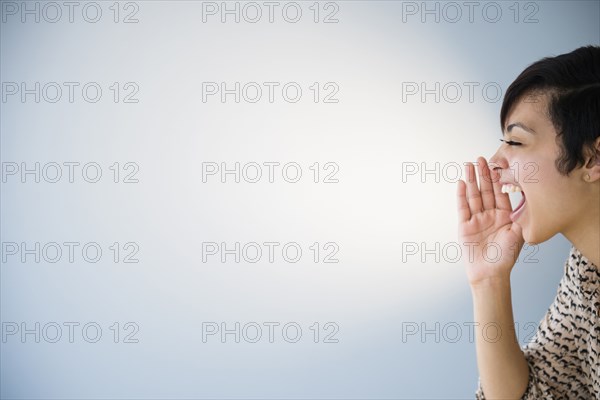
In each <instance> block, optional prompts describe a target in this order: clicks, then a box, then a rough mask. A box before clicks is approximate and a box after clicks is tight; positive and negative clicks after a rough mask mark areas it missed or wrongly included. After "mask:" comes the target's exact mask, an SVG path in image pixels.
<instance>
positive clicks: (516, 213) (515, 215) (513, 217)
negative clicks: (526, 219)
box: [510, 192, 527, 222]
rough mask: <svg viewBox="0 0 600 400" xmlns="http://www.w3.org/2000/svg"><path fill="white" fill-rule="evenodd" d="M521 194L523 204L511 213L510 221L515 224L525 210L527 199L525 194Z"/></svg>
mask: <svg viewBox="0 0 600 400" xmlns="http://www.w3.org/2000/svg"><path fill="white" fill-rule="evenodd" d="M521 194H522V195H523V197H522V198H521V202H520V203H519V205H517V207H516V208H515V209H514V210H513V212H511V213H510V220H511V221H512V222H515V221H516V220H517V219H518V218H519V217H520V216H521V215H522V214H523V210H525V203H526V200H527V199H526V198H525V192H521Z"/></svg>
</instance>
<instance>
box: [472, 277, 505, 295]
mask: <svg viewBox="0 0 600 400" xmlns="http://www.w3.org/2000/svg"><path fill="white" fill-rule="evenodd" d="M469 285H470V287H471V293H473V295H476V294H479V293H489V292H494V291H498V290H505V289H507V288H508V289H510V273H509V274H507V275H501V276H493V277H489V278H484V279H480V280H478V281H477V282H470V283H469Z"/></svg>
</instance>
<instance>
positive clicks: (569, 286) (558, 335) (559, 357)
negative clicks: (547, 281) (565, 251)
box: [475, 247, 600, 400]
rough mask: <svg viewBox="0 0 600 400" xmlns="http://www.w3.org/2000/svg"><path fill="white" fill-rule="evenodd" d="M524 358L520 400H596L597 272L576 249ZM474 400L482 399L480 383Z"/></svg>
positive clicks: (599, 362) (599, 348)
mask: <svg viewBox="0 0 600 400" xmlns="http://www.w3.org/2000/svg"><path fill="white" fill-rule="evenodd" d="M523 353H524V354H525V358H526V359H527V363H528V365H529V382H528V384H527V390H526V391H525V394H524V395H523V397H522V398H521V399H522V400H531V399H550V400H558V399H577V400H579V399H583V400H589V399H599V400H600V269H599V268H598V267H597V266H595V265H594V264H592V263H591V262H590V261H589V260H588V259H587V258H586V257H585V256H583V255H582V254H581V253H580V252H579V250H577V249H576V248H575V247H572V248H571V252H570V254H569V259H568V260H567V261H566V263H565V274H564V276H563V277H562V279H561V281H560V284H559V286H558V290H557V294H556V298H555V299H554V302H553V303H552V305H551V306H550V308H549V309H548V311H547V313H546V315H545V316H544V318H543V319H542V320H541V322H540V325H539V326H538V329H537V332H536V334H535V336H534V337H533V338H532V339H531V341H530V342H529V343H527V344H526V345H525V346H523ZM475 398H476V399H477V400H484V399H485V396H484V394H483V390H482V388H481V381H478V388H477V392H476V393H475Z"/></svg>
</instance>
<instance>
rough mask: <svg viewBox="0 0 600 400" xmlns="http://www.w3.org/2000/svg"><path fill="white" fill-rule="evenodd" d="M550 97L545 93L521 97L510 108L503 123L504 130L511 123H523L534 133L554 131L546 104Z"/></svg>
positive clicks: (528, 94)
mask: <svg viewBox="0 0 600 400" xmlns="http://www.w3.org/2000/svg"><path fill="white" fill-rule="evenodd" d="M550 99H551V95H550V94H549V93H547V92H545V93H542V92H535V93H527V94H525V95H523V96H522V97H521V98H519V100H517V101H516V102H515V104H514V105H513V106H512V108H511V110H510V112H509V113H508V114H507V117H506V121H504V129H506V127H507V126H508V125H510V124H512V123H515V122H520V123H523V124H525V125H527V126H529V127H530V128H532V129H533V130H535V131H536V132H538V131H540V132H544V131H548V130H551V131H554V127H553V124H552V120H551V119H550V114H549V113H548V103H549V101H550Z"/></svg>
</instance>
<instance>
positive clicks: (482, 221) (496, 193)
mask: <svg viewBox="0 0 600 400" xmlns="http://www.w3.org/2000/svg"><path fill="white" fill-rule="evenodd" d="M477 164H478V165H477V170H478V173H479V184H480V188H479V187H477V180H476V178H475V167H474V166H473V164H472V163H467V165H466V167H465V173H466V181H467V182H466V183H465V182H464V181H462V180H460V181H459V182H458V190H457V198H458V237H459V241H460V243H461V246H462V250H463V253H462V254H463V257H462V258H463V260H464V262H465V264H466V271H467V278H468V279H469V284H470V285H471V287H473V286H476V285H478V284H480V283H485V282H486V281H490V280H495V279H509V278H510V271H511V270H512V267H513V266H514V264H515V262H516V259H517V257H518V255H519V253H520V252H521V248H522V247H523V243H524V240H523V235H522V232H521V227H520V226H519V225H518V224H516V223H513V222H512V221H511V219H510V213H511V212H512V206H511V205H510V200H509V198H508V194H506V193H502V187H501V185H500V176H499V173H498V172H497V171H495V170H492V171H490V169H489V167H488V164H487V162H486V160H485V158H483V157H479V158H478V159H477Z"/></svg>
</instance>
